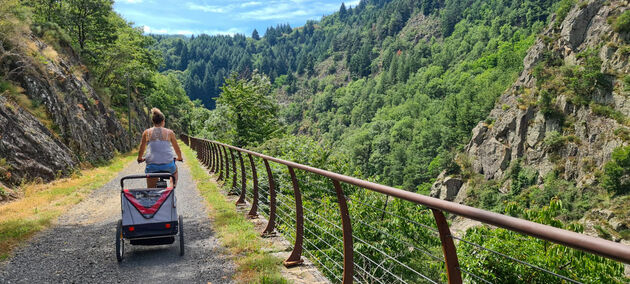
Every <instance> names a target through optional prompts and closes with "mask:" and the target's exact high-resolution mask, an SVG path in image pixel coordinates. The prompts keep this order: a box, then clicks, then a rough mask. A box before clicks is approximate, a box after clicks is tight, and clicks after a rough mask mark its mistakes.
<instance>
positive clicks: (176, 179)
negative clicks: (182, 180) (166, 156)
mask: <svg viewBox="0 0 630 284" xmlns="http://www.w3.org/2000/svg"><path fill="white" fill-rule="evenodd" d="M177 173H179V171H178V170H177V166H175V172H174V173H173V176H175V181H173V179H172V178H171V184H172V185H173V187H175V186H177V181H178V180H179V176H178V175H177Z"/></svg>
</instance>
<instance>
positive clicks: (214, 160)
mask: <svg viewBox="0 0 630 284" xmlns="http://www.w3.org/2000/svg"><path fill="white" fill-rule="evenodd" d="M208 143H210V144H209V145H210V153H211V159H212V166H210V171H211V172H213V173H214V172H216V166H217V163H218V162H217V149H216V148H215V147H214V143H212V142H208Z"/></svg>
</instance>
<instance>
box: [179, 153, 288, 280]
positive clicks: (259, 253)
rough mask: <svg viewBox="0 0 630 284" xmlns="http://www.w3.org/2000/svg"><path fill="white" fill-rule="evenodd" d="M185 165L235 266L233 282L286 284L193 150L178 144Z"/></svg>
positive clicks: (274, 260)
mask: <svg viewBox="0 0 630 284" xmlns="http://www.w3.org/2000/svg"><path fill="white" fill-rule="evenodd" d="M180 147H181V148H182V152H183V153H184V157H185V159H186V163H187V164H188V165H189V166H190V170H191V172H192V177H193V179H194V180H195V182H196V183H197V188H198V189H199V192H200V193H201V195H202V196H203V197H204V198H205V199H206V201H208V203H209V207H210V218H211V219H212V220H213V223H214V228H215V230H216V232H217V236H218V237H219V239H220V240H221V243H222V244H223V246H225V247H226V248H227V249H228V251H229V252H230V254H232V256H233V257H234V258H233V259H234V262H235V263H236V265H237V268H236V275H235V277H234V280H236V281H237V282H241V283H288V281H287V280H285V279H284V278H283V277H282V275H281V274H280V265H281V262H282V260H281V259H280V258H278V257H275V256H273V255H270V254H269V253H266V252H264V251H263V248H265V247H268V246H269V244H267V243H266V242H265V241H263V240H262V239H261V238H260V235H259V233H258V232H256V231H255V230H254V225H253V224H252V223H251V222H249V221H248V220H247V219H246V218H245V216H243V215H242V214H241V213H239V212H238V211H236V206H235V205H234V203H232V202H229V201H228V200H227V198H226V197H225V196H224V195H223V194H222V193H221V191H220V190H219V185H218V184H216V183H215V182H214V181H212V179H211V177H210V175H209V174H208V173H207V171H206V170H205V169H204V168H203V167H202V166H201V164H199V162H198V161H197V159H196V158H195V154H194V153H193V150H192V149H190V148H189V147H187V146H186V145H183V144H180Z"/></svg>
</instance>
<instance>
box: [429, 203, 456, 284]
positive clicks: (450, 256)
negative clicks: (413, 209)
mask: <svg viewBox="0 0 630 284" xmlns="http://www.w3.org/2000/svg"><path fill="white" fill-rule="evenodd" d="M431 212H433V217H434V218H435V224H436V225H437V229H438V232H439V233H440V242H442V252H443V253H444V262H445V263H446V275H447V276H448V283H450V284H460V283H462V273H461V271H460V270H459V260H458V259H457V250H456V248H455V243H454V242H453V238H451V230H450V229H449V227H448V223H447V222H446V217H444V214H443V213H442V211H440V210H437V209H431Z"/></svg>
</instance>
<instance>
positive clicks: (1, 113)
mask: <svg viewBox="0 0 630 284" xmlns="http://www.w3.org/2000/svg"><path fill="white" fill-rule="evenodd" d="M21 40H23V41H22V42H21V43H20V45H19V46H18V48H15V50H13V51H12V53H13V54H12V55H11V56H10V57H6V58H9V60H4V61H0V65H3V66H0V67H2V68H1V69H2V70H5V71H6V70H13V71H14V72H11V73H10V75H9V76H7V78H5V80H6V81H5V83H8V84H10V85H11V86H13V90H5V91H3V92H2V96H0V157H1V160H0V162H1V163H0V181H3V182H4V183H5V184H7V185H16V184H19V183H21V182H22V181H29V180H33V179H41V180H44V181H49V180H52V179H54V178H56V177H59V176H65V175H68V174H69V173H71V172H72V171H73V170H74V169H75V168H76V167H77V166H78V165H79V164H80V163H82V162H89V163H98V162H101V161H106V160H108V159H111V158H112V157H113V156H114V154H115V152H127V151H129V150H131V149H132V145H134V144H135V143H136V142H137V139H138V137H137V136H138V134H137V133H134V134H133V135H130V134H129V132H128V131H127V129H125V128H124V127H123V126H122V125H121V123H120V121H119V119H118V118H117V117H116V115H115V113H114V111H112V110H111V109H109V108H108V107H106V105H105V104H104V103H103V100H102V99H101V98H100V97H99V95H98V94H97V93H96V92H95V91H94V89H93V88H92V86H91V85H90V84H89V82H88V80H87V79H86V78H87V76H88V75H89V74H88V72H87V68H86V67H85V66H84V65H82V64H81V61H80V59H79V57H78V56H77V55H76V54H75V53H74V52H73V51H72V49H71V48H69V47H68V46H65V47H63V46H62V48H61V49H62V50H55V49H54V48H53V47H52V46H49V45H48V44H46V43H45V42H44V41H42V40H40V39H39V38H37V37H35V36H34V35H32V34H27V35H24V38H23V39H21ZM16 70H17V71H16ZM5 73H7V72H5ZM135 105H136V109H135V110H134V111H136V112H137V113H138V118H137V119H136V120H135V121H133V124H134V126H132V129H134V130H139V129H142V128H144V126H146V125H147V121H148V117H147V115H146V112H145V111H143V109H144V105H142V104H140V103H138V102H135Z"/></svg>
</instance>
